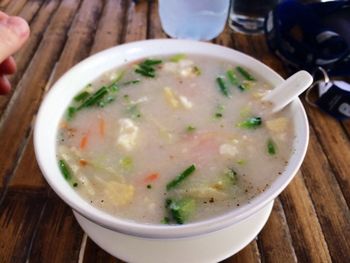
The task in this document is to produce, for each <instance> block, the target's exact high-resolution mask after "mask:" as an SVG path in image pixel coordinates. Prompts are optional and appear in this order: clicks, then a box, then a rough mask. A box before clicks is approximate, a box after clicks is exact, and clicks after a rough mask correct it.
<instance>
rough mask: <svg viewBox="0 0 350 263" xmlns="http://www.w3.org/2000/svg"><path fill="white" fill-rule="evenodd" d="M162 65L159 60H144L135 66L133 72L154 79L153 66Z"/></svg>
mask: <svg viewBox="0 0 350 263" xmlns="http://www.w3.org/2000/svg"><path fill="white" fill-rule="evenodd" d="M160 63H162V61H161V60H152V59H146V60H144V61H143V62H141V63H140V64H138V65H137V66H136V69H135V72H136V73H137V74H140V75H142V76H144V77H149V78H154V77H155V73H154V72H155V68H154V66H155V65H158V64H160Z"/></svg>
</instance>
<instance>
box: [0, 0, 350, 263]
mask: <svg viewBox="0 0 350 263" xmlns="http://www.w3.org/2000/svg"><path fill="white" fill-rule="evenodd" d="M140 2H141V3H140V4H138V5H137V6H134V4H132V3H131V1H129V0H104V1H102V0H62V1H61V0H47V1H44V0H42V1H40V0H1V1H0V10H2V11H5V12H7V13H9V14H11V15H19V16H21V17H23V18H25V19H26V20H27V21H28V22H29V23H30V27H31V31H32V32H31V37H30V39H29V41H28V42H27V43H26V45H25V46H24V48H23V49H22V50H21V51H20V52H18V53H17V54H16V56H15V57H16V60H17V63H18V72H17V74H16V75H15V76H12V77H11V82H12V84H13V86H14V90H13V92H12V93H11V94H9V95H7V96H3V97H0V116H1V117H0V176H1V177H0V178H1V180H0V262H27V260H28V262H121V261H120V260H118V259H115V258H113V257H111V256H110V255H109V254H107V253H106V252H104V251H103V250H102V249H100V248H99V247H98V246H97V245H95V244H94V243H93V242H92V241H91V240H90V239H89V238H88V237H87V236H86V235H85V234H84V232H83V231H82V229H81V228H80V227H79V225H78V224H77V222H76V220H75V218H74V217H73V214H72V211H71V209H70V208H69V207H68V206H67V205H66V204H65V203H64V202H62V201H61V200H60V199H59V198H58V197H57V196H56V194H55V193H54V192H53V191H52V190H51V189H50V187H49V186H48V185H47V184H46V182H45V181H44V179H43V177H42V175H41V172H40V170H39V169H38V166H37V163H36V160H35V156H34V150H33V123H34V121H35V116H36V113H37V110H38V107H39V105H40V102H41V100H42V98H43V96H44V95H45V93H46V92H47V91H48V90H49V89H50V87H51V85H52V83H53V82H55V81H56V80H57V79H58V78H59V77H60V76H61V75H62V74H63V73H64V72H65V71H67V70H68V69H69V68H70V67H72V66H73V65H74V64H76V63H78V62H79V61H81V60H82V59H84V58H85V57H87V56H89V55H91V54H94V53H96V52H98V51H100V50H103V49H105V48H108V47H111V46H115V45H118V44H121V43H125V42H130V41H135V40H142V39H152V38H164V37H166V35H165V34H164V33H163V32H162V30H161V27H160V22H159V17H158V13H157V8H158V6H157V2H156V1H148V2H147V1H140ZM0 37H2V36H0ZM214 42H215V43H217V44H220V45H224V46H228V47H232V48H234V49H237V50H240V51H243V52H245V53H247V54H249V55H251V56H253V57H255V58H257V59H259V60H261V61H263V62H264V63H266V64H267V65H269V66H270V67H272V68H273V69H275V70H276V71H277V72H279V73H280V74H281V75H282V76H284V77H287V76H288V75H289V74H290V73H289V72H288V71H287V69H286V68H285V66H284V65H283V64H282V63H281V61H280V60H278V59H277V58H276V57H275V56H274V55H272V54H271V53H270V52H269V51H268V49H267V47H266V44H265V41H264V37H263V36H245V35H241V34H237V33H233V32H232V31H231V30H230V29H228V28H226V29H225V31H224V32H223V33H222V34H221V35H220V36H219V37H218V38H216V39H215V40H214ZM304 105H305V108H306V111H307V113H308V117H309V121H310V144H309V148H308V153H307V155H306V158H305V161H304V163H303V165H302V167H301V169H300V171H299V173H298V175H297V176H296V177H295V179H294V180H293V181H292V183H291V184H290V185H289V186H288V188H287V189H286V190H285V191H284V192H283V193H282V194H281V195H280V197H279V198H278V199H277V200H276V202H275V205H274V208H273V212H272V214H271V216H270V218H269V221H268V223H267V225H266V226H265V227H264V229H263V230H262V232H261V233H260V234H259V235H258V237H257V238H256V239H255V240H254V241H252V242H251V243H250V244H249V245H248V246H247V247H246V248H245V249H243V250H242V251H241V252H239V253H238V254H236V255H234V256H233V257H231V258H229V259H227V260H225V262H297V261H299V262H331V261H333V262H344V263H345V262H350V211H349V204H350V165H349V164H350V143H349V136H350V123H349V122H344V123H341V122H338V121H335V120H334V119H332V118H330V117H328V116H326V115H325V114H323V113H321V112H320V111H319V110H317V109H315V108H313V107H310V106H309V105H307V104H305V103H304Z"/></svg>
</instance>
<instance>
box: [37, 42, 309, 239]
mask: <svg viewBox="0 0 350 263" xmlns="http://www.w3.org/2000/svg"><path fill="white" fill-rule="evenodd" d="M177 53H186V54H198V55H201V54H203V55H210V56H214V57H217V58H221V59H225V60H229V61H232V62H233V63H239V64H240V65H242V66H244V67H246V68H249V69H250V70H251V71H252V72H254V74H256V75H260V76H261V77H262V78H264V79H265V80H268V81H269V82H270V83H271V84H272V85H274V86H277V85H278V84H280V83H281V82H282V81H283V79H282V78H281V77H280V76H279V75H278V74H277V73H276V72H274V71H273V70H272V69H270V68H269V67H267V66H265V65H264V64H262V63H261V62H259V61H257V60H255V59H253V58H252V57H249V56H247V55H245V54H243V53H240V52H237V51H235V50H232V49H230V48H226V47H222V46H218V45H213V44H209V43H203V42H195V41H185V40H147V41H140V42H134V43H130V44H125V45H121V46H117V47H114V48H111V49H108V50H105V51H102V52H100V53H98V54H96V55H93V56H91V57H89V58H87V59H85V60H84V61H82V62H80V63H79V64H78V65H76V66H74V67H73V68H72V69H70V70H69V71H68V72H67V73H66V74H65V75H64V76H63V77H61V78H60V79H59V80H58V81H57V82H56V83H55V84H54V85H53V87H52V89H51V90H50V92H49V93H48V94H47V96H46V97H45V99H44V101H43V103H42V105H41V107H40V110H39V113H38V116H37V120H36V125H35V131H34V145H35V153H36V157H37V160H38V163H39V166H40V169H41V171H42V172H43V174H44V176H45V178H46V180H47V182H48V183H49V184H50V186H51V187H52V188H53V189H54V191H55V192H56V193H57V194H58V195H59V196H60V197H61V198H62V199H63V200H64V201H65V202H66V203H67V204H68V205H69V206H71V207H72V208H73V209H74V210H75V211H77V212H78V213H79V214H81V215H83V216H84V217H85V218H87V219H89V220H90V221H92V222H95V223H96V224H98V225H100V226H103V227H104V228H108V229H110V230H114V231H117V232H119V233H123V234H127V235H131V236H137V237H144V238H156V239H158V238H160V239H174V238H181V237H193V236H196V235H201V234H206V233H211V232H213V231H217V230H220V229H223V228H227V227H230V226H232V225H234V224H237V223H238V222H240V221H242V220H244V219H246V218H248V217H249V216H251V215H253V214H255V213H257V212H258V211H259V210H260V209H262V208H263V207H266V206H267V205H268V204H269V203H271V202H272V201H273V199H274V198H276V197H277V196H278V194H280V193H281V191H282V190H283V189H284V188H285V187H286V186H287V185H288V183H289V182H290V181H291V180H292V179H293V177H294V175H295V174H296V172H297V170H298V169H299V167H300V165H301V163H302V161H303V159H304V156H305V153H306V149H307V144H308V138H309V132H308V131H309V129H308V122H307V117H306V114H305V111H304V108H303V106H302V104H301V102H300V101H299V99H296V100H294V101H293V102H292V103H291V104H290V105H289V106H288V110H289V111H291V112H292V116H293V122H294V127H295V135H296V138H295V140H294V148H295V153H294V154H293V155H292V157H291V159H290V161H289V163H288V166H287V167H286V170H285V172H283V174H282V175H280V176H279V177H278V178H277V179H276V180H275V181H274V182H273V183H272V185H271V186H270V187H269V188H268V189H267V190H266V191H265V192H263V193H261V194H259V195H258V196H257V197H256V198H254V199H253V200H252V201H251V202H250V203H248V204H246V205H243V206H241V207H239V208H237V209H234V210H232V211H230V212H227V213H226V214H224V215H221V216H217V217H215V218H211V219H208V220H204V221H201V222H196V223H189V224H185V225H179V226H173V225H171V226H168V225H155V224H154V225H152V224H140V223H136V222H133V221H129V220H125V219H120V218H117V217H114V216H112V215H109V214H107V213H105V212H103V211H101V210H98V209H97V208H95V207H93V206H91V205H90V204H89V203H88V202H86V201H85V200H84V199H82V198H81V197H80V196H79V195H78V194H77V193H76V192H75V191H74V189H73V188H72V187H71V186H70V185H69V184H68V183H67V182H66V181H65V180H64V178H63V176H62V175H61V173H60V171H59V168H58V165H57V159H56V137H57V127H58V124H59V121H60V119H61V118H62V116H63V114H64V112H65V110H66V108H67V107H68V105H69V103H70V102H71V100H72V98H73V97H74V95H75V94H76V93H77V92H78V91H79V90H81V89H82V88H83V87H84V86H85V85H86V84H87V83H90V82H92V81H93V80H95V79H96V78H98V77H99V76H100V75H101V74H103V73H104V72H106V71H108V70H110V69H113V68H116V67H119V66H121V65H123V64H125V63H127V62H129V61H134V60H139V59H141V58H146V57H153V56H166V55H170V54H177Z"/></svg>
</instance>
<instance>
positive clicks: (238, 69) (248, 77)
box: [236, 66, 255, 81]
mask: <svg viewBox="0 0 350 263" xmlns="http://www.w3.org/2000/svg"><path fill="white" fill-rule="evenodd" d="M236 70H237V71H238V72H239V74H241V75H242V77H243V78H245V79H246V80H252V81H255V78H254V77H253V76H252V75H250V73H249V72H248V71H246V70H245V69H244V68H242V67H240V66H238V67H236Z"/></svg>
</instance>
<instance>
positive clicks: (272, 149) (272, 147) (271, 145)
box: [267, 138, 277, 155]
mask: <svg viewBox="0 0 350 263" xmlns="http://www.w3.org/2000/svg"><path fill="white" fill-rule="evenodd" d="M276 148H277V147H276V143H275V142H274V141H273V140H272V139H271V138H269V139H268V140H267V152H268V153H269V154H270V155H275V154H276V152H277V151H276Z"/></svg>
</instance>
